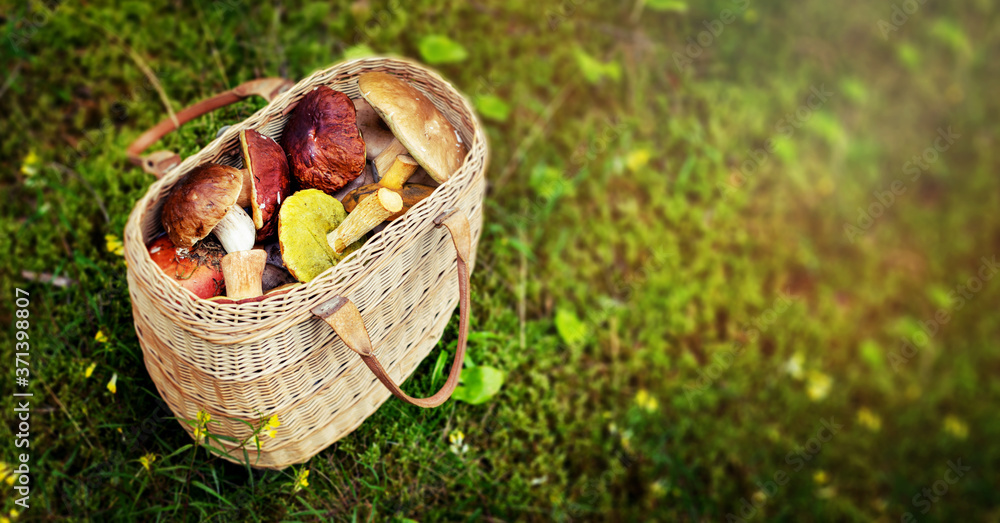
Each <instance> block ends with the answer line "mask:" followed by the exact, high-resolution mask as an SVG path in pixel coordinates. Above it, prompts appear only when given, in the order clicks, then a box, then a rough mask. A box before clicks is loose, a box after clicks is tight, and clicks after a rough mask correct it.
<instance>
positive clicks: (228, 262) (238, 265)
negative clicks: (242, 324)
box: [222, 249, 267, 300]
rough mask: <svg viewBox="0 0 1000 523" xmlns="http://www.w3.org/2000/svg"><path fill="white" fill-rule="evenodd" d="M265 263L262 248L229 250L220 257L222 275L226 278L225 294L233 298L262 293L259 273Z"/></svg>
mask: <svg viewBox="0 0 1000 523" xmlns="http://www.w3.org/2000/svg"><path fill="white" fill-rule="evenodd" d="M265 265H267V252H265V251H264V250H263V249H253V250H249V251H236V252H231V253H229V254H227V255H226V257H225V258H222V275H223V276H224V277H225V278H226V296H227V297H228V298H230V299H233V300H242V299H244V298H256V297H257V296H260V295H261V294H264V288H263V284H262V282H261V275H262V274H263V273H264V267H265Z"/></svg>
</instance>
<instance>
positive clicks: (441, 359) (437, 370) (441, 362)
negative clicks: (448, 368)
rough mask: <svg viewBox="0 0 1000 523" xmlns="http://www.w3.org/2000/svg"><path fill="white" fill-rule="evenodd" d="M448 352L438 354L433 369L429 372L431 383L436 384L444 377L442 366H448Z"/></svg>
mask: <svg viewBox="0 0 1000 523" xmlns="http://www.w3.org/2000/svg"><path fill="white" fill-rule="evenodd" d="M448 357H449V354H448V351H441V352H439V353H438V358H437V361H435V362H434V369H433V370H431V383H437V382H438V379H439V378H441V377H442V376H443V375H444V366H445V365H447V364H448Z"/></svg>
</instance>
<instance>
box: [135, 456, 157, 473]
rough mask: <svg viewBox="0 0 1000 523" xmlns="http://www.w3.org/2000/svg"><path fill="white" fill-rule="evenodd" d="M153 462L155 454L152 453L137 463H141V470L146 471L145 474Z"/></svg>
mask: <svg viewBox="0 0 1000 523" xmlns="http://www.w3.org/2000/svg"><path fill="white" fill-rule="evenodd" d="M155 461H156V454H153V453H152V452H150V453H149V454H146V455H145V456H142V457H141V458H139V463H142V468H144V469H146V472H149V467H151V466H152V465H153V463H154V462H155Z"/></svg>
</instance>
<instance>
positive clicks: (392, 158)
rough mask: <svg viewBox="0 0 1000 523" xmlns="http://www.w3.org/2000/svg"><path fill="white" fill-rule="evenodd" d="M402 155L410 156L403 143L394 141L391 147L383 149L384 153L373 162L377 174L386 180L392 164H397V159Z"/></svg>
mask: <svg viewBox="0 0 1000 523" xmlns="http://www.w3.org/2000/svg"><path fill="white" fill-rule="evenodd" d="M401 154H408V153H407V151H406V147H403V144H402V142H400V141H399V140H396V139H394V140H393V141H392V142H390V143H389V145H387V146H385V149H382V152H381V153H379V155H378V156H376V157H375V159H374V160H373V161H372V163H374V164H375V173H376V174H377V175H378V176H379V177H380V178H379V179H381V178H384V177H385V175H386V173H388V172H389V168H390V167H392V164H393V163H395V162H396V157H397V156H399V155H401Z"/></svg>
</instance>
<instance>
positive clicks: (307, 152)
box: [282, 85, 365, 194]
mask: <svg viewBox="0 0 1000 523" xmlns="http://www.w3.org/2000/svg"><path fill="white" fill-rule="evenodd" d="M282 141H283V143H284V145H285V151H286V152H287V153H288V164H289V168H290V170H291V172H292V176H294V177H295V179H296V180H297V181H298V183H299V188H300V189H311V188H312V189H319V190H321V191H323V192H325V193H327V194H333V193H335V192H337V190H338V189H340V188H341V187H343V186H344V185H347V183H348V182H350V181H351V180H353V179H355V178H357V177H358V176H359V175H361V172H362V171H363V170H364V168H365V142H364V140H362V138H361V133H360V132H359V131H358V126H357V112H356V110H355V109H354V103H353V102H351V99H350V98H348V96H347V95H346V94H344V93H342V92H339V91H334V90H333V89H331V88H329V87H327V86H325V85H322V86H319V87H316V88H315V89H313V90H312V91H310V92H309V93H308V94H307V95H306V96H305V97H304V98H302V100H301V101H300V102H299V105H298V106H297V107H295V110H293V111H292V114H291V115H290V116H289V117H288V121H287V122H286V123H285V131H284V134H283V135H282Z"/></svg>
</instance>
